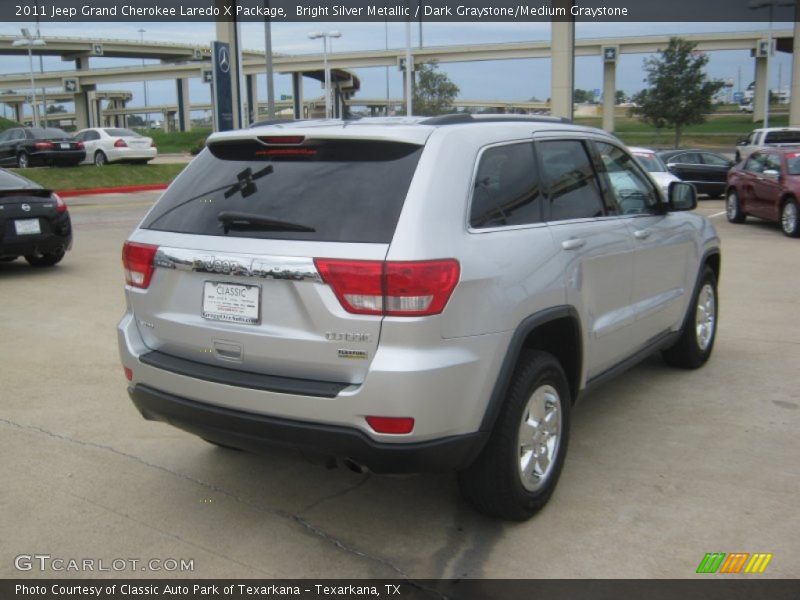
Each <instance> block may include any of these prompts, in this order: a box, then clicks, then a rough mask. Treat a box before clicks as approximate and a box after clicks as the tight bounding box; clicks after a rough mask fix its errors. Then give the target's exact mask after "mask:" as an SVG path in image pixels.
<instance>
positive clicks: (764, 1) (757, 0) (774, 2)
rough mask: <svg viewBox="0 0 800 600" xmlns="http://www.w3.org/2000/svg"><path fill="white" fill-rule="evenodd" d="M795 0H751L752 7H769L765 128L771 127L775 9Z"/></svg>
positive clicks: (790, 3) (791, 4)
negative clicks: (771, 73) (770, 79)
mask: <svg viewBox="0 0 800 600" xmlns="http://www.w3.org/2000/svg"><path fill="white" fill-rule="evenodd" d="M794 5H795V1H794V0H792V1H788V0H751V1H750V8H751V9H754V10H755V9H759V8H767V9H768V10H769V27H768V29H767V57H766V59H767V65H766V75H765V79H766V80H767V83H766V85H765V86H764V88H765V89H764V125H763V127H764V129H766V128H767V127H769V63H770V61H771V59H772V39H773V37H772V20H773V11H774V10H775V7H776V6H794Z"/></svg>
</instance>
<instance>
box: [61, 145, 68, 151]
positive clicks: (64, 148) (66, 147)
mask: <svg viewBox="0 0 800 600" xmlns="http://www.w3.org/2000/svg"><path fill="white" fill-rule="evenodd" d="M61 149H62V150H69V144H61Z"/></svg>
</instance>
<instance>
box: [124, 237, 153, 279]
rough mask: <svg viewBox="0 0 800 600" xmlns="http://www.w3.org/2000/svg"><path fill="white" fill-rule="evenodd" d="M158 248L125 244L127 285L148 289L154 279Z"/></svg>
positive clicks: (131, 243) (133, 243)
mask: <svg viewBox="0 0 800 600" xmlns="http://www.w3.org/2000/svg"><path fill="white" fill-rule="evenodd" d="M157 250H158V246H152V245H150V244H139V243H136V242H125V245H124V246H123V247H122V266H123V267H124V268H125V283H127V284H128V285H130V286H133V287H137V288H142V289H147V288H148V287H149V286H150V280H151V279H152V278H153V272H154V271H155V265H154V264H153V259H154V258H155V256H156V251H157Z"/></svg>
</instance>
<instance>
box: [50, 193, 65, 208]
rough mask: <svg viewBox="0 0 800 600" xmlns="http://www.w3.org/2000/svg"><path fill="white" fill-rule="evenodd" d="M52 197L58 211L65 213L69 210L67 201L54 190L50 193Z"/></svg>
mask: <svg viewBox="0 0 800 600" xmlns="http://www.w3.org/2000/svg"><path fill="white" fill-rule="evenodd" d="M50 199H51V200H54V201H55V203H56V212H58V213H65V212H67V203H66V202H64V201H63V200H62V199H61V196H59V195H58V194H56V193H55V192H53V193H52V194H50Z"/></svg>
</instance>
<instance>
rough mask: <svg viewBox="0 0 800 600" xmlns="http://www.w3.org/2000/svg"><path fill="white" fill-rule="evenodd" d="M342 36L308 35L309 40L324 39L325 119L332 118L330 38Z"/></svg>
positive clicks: (319, 33)
mask: <svg viewBox="0 0 800 600" xmlns="http://www.w3.org/2000/svg"><path fill="white" fill-rule="evenodd" d="M339 37H342V34H341V33H339V32H338V31H313V32H311V33H309V34H308V39H310V40H316V39H319V38H322V65H323V69H324V70H325V118H326V119H330V118H331V73H330V69H329V68H328V38H339Z"/></svg>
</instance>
